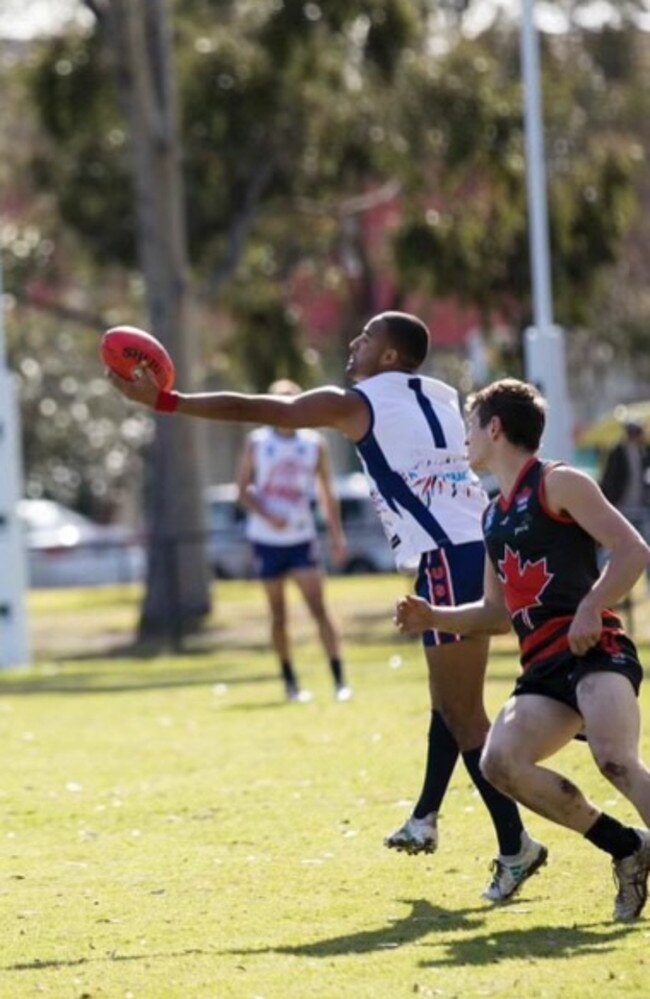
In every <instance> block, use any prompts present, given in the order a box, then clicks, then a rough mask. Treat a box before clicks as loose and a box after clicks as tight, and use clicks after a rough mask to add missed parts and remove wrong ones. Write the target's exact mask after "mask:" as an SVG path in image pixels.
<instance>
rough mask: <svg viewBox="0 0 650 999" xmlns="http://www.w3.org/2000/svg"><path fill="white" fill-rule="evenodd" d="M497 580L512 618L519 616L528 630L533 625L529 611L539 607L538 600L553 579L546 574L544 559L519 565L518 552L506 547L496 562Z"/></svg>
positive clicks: (550, 575)
mask: <svg viewBox="0 0 650 999" xmlns="http://www.w3.org/2000/svg"><path fill="white" fill-rule="evenodd" d="M498 566H499V579H500V580H501V582H502V583H503V584H504V587H505V597H506V604H507V605H508V610H509V611H510V613H511V614H512V616H513V617H516V616H517V614H521V615H522V617H523V619H524V621H525V622H526V624H527V625H528V627H529V628H532V626H533V623H532V621H531V619H530V615H529V613H528V612H529V610H530V609H531V608H532V607H541V606H542V601H541V600H540V599H539V598H540V597H541V595H542V593H543V592H544V590H545V589H546V587H547V586H548V584H549V583H550V582H551V580H552V579H553V573H552V572H548V570H547V567H546V559H545V558H540V559H538V561H537V562H527V561H526V562H524V564H523V565H522V564H521V558H520V556H519V552H513V551H512V549H511V548H510V547H509V546H508V545H506V553H505V556H504V558H502V559H500V560H499V562H498Z"/></svg>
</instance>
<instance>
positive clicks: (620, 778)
mask: <svg viewBox="0 0 650 999" xmlns="http://www.w3.org/2000/svg"><path fill="white" fill-rule="evenodd" d="M591 751H592V753H593V756H594V760H595V762H596V766H597V767H598V769H599V770H600V772H601V774H602V775H603V777H604V778H605V779H606V780H608V781H609V782H610V784H613V785H614V787H616V788H618V789H619V790H621V791H626V790H627V789H628V788H629V786H630V783H631V781H632V777H633V775H634V773H635V771H636V768H637V765H638V761H637V760H636V759H635V758H634V757H633V756H630V755H629V754H627V753H624V752H621V750H620V749H618V748H617V747H615V746H608V745H606V744H605V745H600V746H598V745H597V746H592V747H591Z"/></svg>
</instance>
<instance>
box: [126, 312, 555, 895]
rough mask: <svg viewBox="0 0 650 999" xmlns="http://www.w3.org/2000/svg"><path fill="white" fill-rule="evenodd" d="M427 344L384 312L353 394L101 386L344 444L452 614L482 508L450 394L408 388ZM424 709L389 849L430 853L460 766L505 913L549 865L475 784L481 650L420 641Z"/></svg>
mask: <svg viewBox="0 0 650 999" xmlns="http://www.w3.org/2000/svg"><path fill="white" fill-rule="evenodd" d="M428 349H429V332H428V330H427V327H426V326H425V324H424V323H423V322H422V321H421V320H420V319H418V318H417V317H415V316H411V315H408V314H406V313H402V312H383V313H380V314H379V315H377V316H374V317H373V318H372V319H371V320H370V321H369V322H368V323H367V324H366V325H365V327H364V328H363V330H362V331H361V332H360V333H359V335H358V336H356V337H355V338H354V339H353V340H352V341H351V343H350V356H349V360H348V365H347V375H348V377H349V379H350V381H351V382H352V383H353V385H354V388H352V389H344V388H338V387H334V386H327V387H324V388H319V389H312V390H311V391H308V392H302V393H301V394H300V395H297V396H291V397H287V396H284V397H280V396H273V395H244V394H241V393H237V392H214V393H208V394H184V393H180V392H165V391H159V389H158V388H157V386H156V385H155V383H154V381H153V379H152V378H150V377H149V376H148V375H147V373H146V372H145V373H144V377H142V378H140V379H139V380H138V381H135V382H130V381H125V380H124V379H122V378H120V377H119V376H118V375H115V374H109V376H108V377H109V378H110V380H111V382H112V383H113V385H115V386H116V388H118V389H119V390H120V391H121V392H122V394H123V395H125V396H126V397H127V398H129V399H132V400H134V401H136V402H140V403H142V404H143V405H146V406H149V407H150V408H151V409H154V410H157V411H158V412H162V413H170V414H172V413H182V414H184V415H187V416H195V417H200V418H203V419H209V420H227V421H238V422H253V423H261V424H266V425H270V426H275V427H283V428H290V429H297V428H300V427H307V428H308V427H330V428H332V429H334V430H338V431H340V433H342V434H343V435H344V436H345V437H347V438H348V439H349V440H350V441H352V442H353V443H354V445H355V446H356V448H357V450H358V452H359V454H360V456H361V459H362V461H363V464H364V467H365V471H366V474H367V475H368V478H369V481H370V486H371V492H372V495H373V498H374V500H375V503H376V506H377V510H378V513H379V515H380V517H381V519H382V524H383V526H384V529H385V531H386V534H387V538H388V542H389V544H390V546H391V548H392V549H393V551H394V553H395V556H396V562H397V565H398V567H399V568H402V569H410V568H412V567H414V566H415V565H416V563H419V564H418V566H417V567H418V580H417V584H416V588H417V592H418V593H419V594H420V595H421V596H426V598H427V599H428V600H429V601H430V602H431V603H440V604H444V605H447V606H454V605H455V604H456V603H463V602H467V601H469V600H476V599H479V598H480V596H481V594H482V585H483V562H484V548H483V544H482V541H481V537H482V534H481V513H482V510H483V507H484V504H485V498H484V497H483V496H482V494H481V490H480V487H479V485H478V482H477V481H476V479H475V478H474V476H473V474H472V473H471V472H470V469H469V465H468V463H467V457H466V454H465V445H464V441H465V428H464V424H463V419H462V416H461V412H460V406H459V403H458V396H457V393H456V391H455V390H454V389H453V388H451V386H449V385H445V384H444V383H443V382H440V381H438V380H436V379H433V378H428V377H424V376H421V375H419V374H418V370H419V368H420V367H421V365H422V364H423V362H424V360H425V359H426V356H427V353H428ZM424 651H425V655H426V659H427V664H428V672H429V688H430V695H431V723H430V728H429V739H428V752H427V765H426V771H425V778H424V786H423V788H422V792H421V794H420V797H419V799H418V801H417V803H416V806H415V809H414V812H413V814H412V815H411V817H410V818H409V819H408V821H407V822H406V823H405V825H404V826H403V827H402V828H401V829H399V830H397V832H396V833H394V834H393V835H392V836H389V837H388V839H387V840H386V845H387V846H389V847H392V848H395V849H398V850H404V851H405V852H407V853H420V852H427V853H432V852H433V851H434V850H435V849H436V847H437V843H438V834H437V817H438V811H439V809H440V805H441V803H442V800H443V797H444V794H445V791H446V789H447V785H448V783H449V780H450V779H451V775H452V772H453V769H454V767H455V764H456V761H457V759H458V756H459V755H462V757H463V762H464V764H465V766H466V768H467V770H468V772H469V774H470V776H471V778H472V781H473V782H474V784H475V786H476V788H477V790H478V791H479V793H480V795H481V797H482V798H483V801H484V802H485V804H486V807H487V808H488V811H489V813H490V816H491V818H492V821H493V823H494V826H495V830H496V833H497V839H498V844H499V849H498V856H497V858H496V861H495V862H494V864H493V872H494V876H493V878H492V881H491V883H490V885H489V887H488V888H487V890H486V892H485V893H484V896H485V897H486V898H487V899H489V900H490V901H495V902H499V901H504V900H505V899H508V898H510V897H512V895H514V893H515V892H516V891H517V890H518V888H519V887H520V885H521V884H522V883H523V882H524V881H525V880H526V878H528V877H529V876H530V875H531V874H533V873H534V872H535V871H536V870H537V869H538V868H539V867H540V866H541V865H542V864H543V863H544V861H545V859H546V850H545V848H544V847H543V846H542V845H541V844H540V843H536V842H535V841H534V840H532V839H531V838H530V837H529V835H528V834H527V832H526V831H525V829H524V828H523V825H522V823H521V819H520V817H519V812H518V810H517V807H516V805H515V804H514V802H513V801H512V800H511V799H510V798H508V797H506V796H505V795H503V794H501V793H500V792H499V791H497V790H496V789H495V788H494V787H492V785H491V784H489V783H488V782H487V781H486V780H485V778H484V777H483V776H482V774H481V771H480V767H479V761H480V756H481V750H482V748H483V744H484V742H485V738H486V735H487V732H488V728H489V719H488V717H487V715H486V712H485V708H484V704H483V680H484V676H485V668H486V665H487V653H488V639H487V637H483V636H472V637H469V638H463V639H461V637H460V636H457V635H452V636H449V635H442V634H441V633H437V632H429V633H427V635H425V637H424Z"/></svg>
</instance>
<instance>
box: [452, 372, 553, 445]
mask: <svg viewBox="0 0 650 999" xmlns="http://www.w3.org/2000/svg"><path fill="white" fill-rule="evenodd" d="M465 409H466V411H467V412H468V413H469V414H471V413H476V414H477V416H478V421H479V423H480V425H481V426H482V427H485V426H487V424H488V423H489V422H490V420H491V419H492V417H493V416H498V417H499V419H500V420H501V426H502V427H503V432H504V434H505V435H506V439H507V440H508V441H509V442H510V443H511V444H514V446H515V447H522V448H525V450H526V451H537V449H538V447H539V443H540V441H541V439H542V434H543V432H544V426H545V424H546V410H547V403H546V399H544V397H543V395H542V394H541V392H539V390H538V389H537V388H535V386H534V385H530V384H529V383H528V382H520V381H518V380H517V379H516V378H502V379H501V380H500V381H498V382H493V383H492V384H491V385H487V386H486V387H485V388H483V389H481V390H480V391H479V392H475V393H474V395H471V396H470V397H469V399H468V400H467V403H466V406H465Z"/></svg>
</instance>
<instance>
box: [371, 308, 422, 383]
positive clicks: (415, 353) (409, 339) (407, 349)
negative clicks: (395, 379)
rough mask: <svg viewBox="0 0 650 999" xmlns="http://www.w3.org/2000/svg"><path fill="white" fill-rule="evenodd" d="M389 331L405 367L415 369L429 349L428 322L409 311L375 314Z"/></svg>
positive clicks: (410, 369)
mask: <svg viewBox="0 0 650 999" xmlns="http://www.w3.org/2000/svg"><path fill="white" fill-rule="evenodd" d="M375 319H376V320H381V321H382V322H383V323H384V325H385V327H386V332H387V333H388V339H389V340H390V344H391V346H392V347H394V348H395V350H396V351H397V353H398V354H399V356H400V360H401V361H402V363H403V365H404V367H405V368H407V369H408V370H409V371H415V369H416V368H419V367H420V365H421V364H422V362H423V361H424V359H425V357H426V356H427V353H428V351H429V330H428V329H427V327H426V324H425V323H423V322H422V320H421V319H418V317H417V316H411V315H410V314H409V313H407V312H382V313H380V315H378V316H375Z"/></svg>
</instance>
